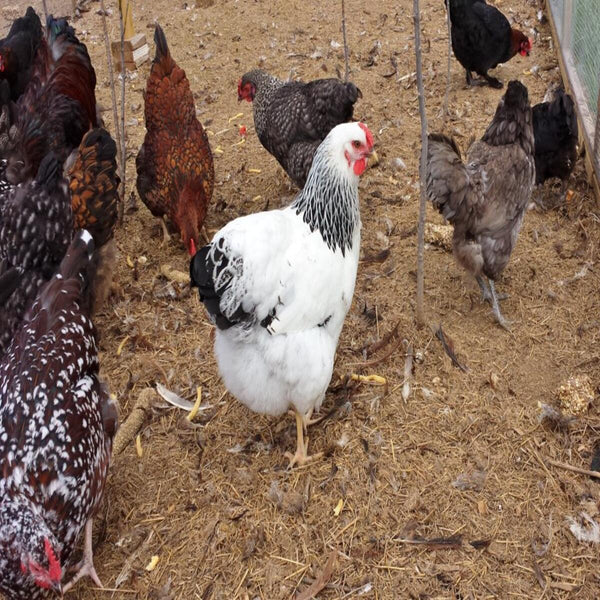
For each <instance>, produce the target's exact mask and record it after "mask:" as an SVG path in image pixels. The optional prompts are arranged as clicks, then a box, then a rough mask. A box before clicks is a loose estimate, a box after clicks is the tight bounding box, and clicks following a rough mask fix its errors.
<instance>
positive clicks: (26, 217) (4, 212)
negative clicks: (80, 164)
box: [0, 154, 73, 358]
mask: <svg viewBox="0 0 600 600" xmlns="http://www.w3.org/2000/svg"><path fill="white" fill-rule="evenodd" d="M72 237H73V215H72V212H71V200H70V197H69V192H68V188H67V182H66V181H65V180H64V179H63V178H62V175H61V168H60V165H59V163H58V161H57V160H56V157H55V156H54V155H53V154H48V155H47V156H46V158H44V160H43V161H42V164H41V165H40V168H39V170H38V173H37V176H36V178H35V179H33V180H30V181H29V182H27V183H25V184H23V185H20V186H16V187H14V188H13V189H12V190H11V192H10V193H9V194H8V196H7V197H6V199H5V201H4V203H3V205H2V207H1V209H0V261H3V264H4V267H3V269H2V271H3V272H12V271H11V269H15V271H16V274H17V276H18V283H17V285H16V287H15V289H14V291H13V293H12V294H11V295H10V297H8V298H6V300H5V302H2V303H0V358H1V357H2V355H3V354H4V352H5V351H6V348H7V347H8V345H9V344H10V341H11V340H12V338H13V334H14V332H15V331H16V329H17V328H18V326H19V325H20V323H21V320H22V318H23V315H24V314H25V311H26V310H27V309H28V308H29V306H30V305H31V303H32V302H33V300H34V299H35V298H36V296H37V294H38V291H39V289H40V287H41V286H42V285H43V284H44V283H45V282H46V281H48V280H49V279H50V278H51V277H52V276H53V275H54V273H55V271H56V269H57V267H58V265H59V264H60V261H61V260H62V259H63V257H64V255H65V252H66V250H67V248H68V247H69V243H70V241H71V238H72ZM5 293H6V292H5Z"/></svg>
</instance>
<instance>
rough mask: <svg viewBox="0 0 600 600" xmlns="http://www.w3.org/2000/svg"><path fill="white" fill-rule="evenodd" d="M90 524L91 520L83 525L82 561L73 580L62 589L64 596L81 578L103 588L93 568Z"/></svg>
mask: <svg viewBox="0 0 600 600" xmlns="http://www.w3.org/2000/svg"><path fill="white" fill-rule="evenodd" d="M92 523H93V519H89V520H88V522H87V523H86V525H85V546H84V550H83V560H82V561H81V562H80V563H79V565H78V566H77V573H75V575H74V577H73V579H71V581H69V583H67V584H66V585H64V586H63V588H62V593H63V594H64V593H65V592H67V591H68V590H70V589H71V588H72V587H73V586H74V585H75V584H76V583H77V582H78V581H79V580H80V579H81V578H82V577H85V576H86V575H87V576H89V577H90V578H91V579H92V581H93V582H94V583H95V584H96V585H97V586H98V587H99V588H103V587H104V586H103V585H102V582H101V581H100V578H99V577H98V573H96V569H95V568H94V551H93V550H92Z"/></svg>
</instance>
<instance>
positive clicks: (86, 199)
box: [69, 129, 120, 312]
mask: <svg viewBox="0 0 600 600" xmlns="http://www.w3.org/2000/svg"><path fill="white" fill-rule="evenodd" d="M116 154H117V145H116V144H115V141H114V140H113V139H112V137H111V136H110V134H109V133H108V131H106V130H105V129H91V130H90V131H88V133H86V134H85V136H84V138H83V140H82V141H81V145H80V146H79V150H78V151H77V156H76V157H75V161H74V163H73V165H72V166H71V168H70V169H69V189H70V192H71V206H72V208H73V226H74V229H75V230H77V229H87V230H88V231H89V232H90V233H91V234H92V237H93V238H94V244H95V246H96V248H98V251H97V252H96V253H95V260H96V261H97V262H98V264H97V266H96V268H95V276H94V280H93V282H92V288H93V294H92V297H93V298H94V302H93V307H92V309H93V312H95V311H96V310H98V309H99V308H100V306H102V304H103V303H104V301H105V300H106V298H107V297H108V293H109V291H110V288H111V284H112V278H113V269H114V264H115V261H116V256H117V251H116V245H115V240H114V237H113V236H114V232H115V227H116V224H117V217H118V201H119V184H120V179H119V176H118V175H117V161H116Z"/></svg>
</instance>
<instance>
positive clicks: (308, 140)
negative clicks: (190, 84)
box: [238, 69, 362, 188]
mask: <svg viewBox="0 0 600 600" xmlns="http://www.w3.org/2000/svg"><path fill="white" fill-rule="evenodd" d="M361 96H362V94H361V92H360V90H359V89H358V88H357V87H356V86H355V85H354V84H353V83H350V82H349V83H344V82H343V81H340V80H339V79H317V80H315V81H310V82H308V83H303V82H301V81H288V82H286V81H281V80H280V79H277V78H276V77H273V76H272V75H269V74H268V73H265V71H261V70H259V69H255V70H254V71H250V72H248V73H246V74H245V75H244V76H243V77H242V79H241V80H240V82H239V84H238V100H247V101H248V102H253V103H254V126H255V128H256V134H257V135H258V139H259V140H260V143H261V144H262V145H263V146H264V147H265V148H266V149H267V151H268V152H270V153H271V154H272V155H273V156H274V157H275V158H276V159H277V162H278V163H279V164H280V165H281V166H282V167H283V168H284V169H285V171H286V173H287V174H288V175H289V176H290V178H291V179H292V181H293V182H294V183H295V184H296V185H297V186H298V187H300V188H302V187H304V184H305V183H306V178H307V177H308V172H309V171H310V167H311V165H312V161H313V157H314V155H315V152H316V150H317V148H318V146H319V144H320V143H321V142H322V141H323V140H324V139H325V137H326V136H327V134H328V133H329V132H330V131H331V130H332V129H333V128H334V127H335V126H336V125H339V124H340V123H345V122H347V121H350V120H351V119H352V114H353V111H354V103H355V102H356V101H357V100H358V98H360V97H361Z"/></svg>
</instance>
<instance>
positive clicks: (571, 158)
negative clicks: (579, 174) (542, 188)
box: [532, 86, 579, 192]
mask: <svg viewBox="0 0 600 600" xmlns="http://www.w3.org/2000/svg"><path fill="white" fill-rule="evenodd" d="M532 110H533V135H534V137H535V183H536V184H537V185H539V184H542V183H544V181H546V179H550V178H552V177H558V178H559V179H561V180H562V182H563V192H564V191H566V186H567V182H568V180H569V177H570V175H571V173H572V172H573V169H574V168H575V162H576V161H577V142H578V140H579V131H578V128H577V113H576V112H575V104H574V103H573V99H572V98H571V96H569V94H567V93H566V92H565V90H564V89H563V88H562V87H560V86H559V87H557V88H556V89H552V88H551V89H550V90H549V91H548V93H547V94H546V97H545V98H544V102H541V103H540V104H536V105H535V106H534V107H533V109H532Z"/></svg>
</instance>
